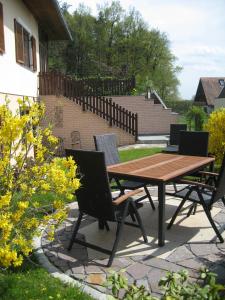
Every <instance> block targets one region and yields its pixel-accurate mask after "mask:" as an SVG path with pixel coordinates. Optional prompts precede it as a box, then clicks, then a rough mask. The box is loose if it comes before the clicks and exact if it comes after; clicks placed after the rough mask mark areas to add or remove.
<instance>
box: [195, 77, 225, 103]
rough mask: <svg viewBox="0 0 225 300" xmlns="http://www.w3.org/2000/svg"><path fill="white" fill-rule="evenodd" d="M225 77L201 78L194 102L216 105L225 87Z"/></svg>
mask: <svg viewBox="0 0 225 300" xmlns="http://www.w3.org/2000/svg"><path fill="white" fill-rule="evenodd" d="M223 82H225V77H201V78H200V80H199V84H198V88H197V92H196V95H195V99H194V101H196V102H205V103H206V104H207V105H214V104H215V99H216V98H218V96H219V95H220V93H221V91H222V89H223V88H224V85H222V83H223Z"/></svg>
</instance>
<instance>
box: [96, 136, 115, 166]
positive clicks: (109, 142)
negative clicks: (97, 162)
mask: <svg viewBox="0 0 225 300" xmlns="http://www.w3.org/2000/svg"><path fill="white" fill-rule="evenodd" d="M94 142H95V149H96V150H97V151H103V152H104V153H105V162H106V165H107V166H110V165H114V164H118V163H119V162H120V158H119V152H118V149H117V143H116V135H115V134H113V133H111V134H102V135H94Z"/></svg>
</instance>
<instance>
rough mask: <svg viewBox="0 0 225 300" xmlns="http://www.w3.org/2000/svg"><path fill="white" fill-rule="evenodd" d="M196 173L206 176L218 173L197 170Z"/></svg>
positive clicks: (217, 174)
mask: <svg viewBox="0 0 225 300" xmlns="http://www.w3.org/2000/svg"><path fill="white" fill-rule="evenodd" d="M198 173H199V174H202V175H206V176H215V177H216V176H219V173H214V172H207V171H199V172H198Z"/></svg>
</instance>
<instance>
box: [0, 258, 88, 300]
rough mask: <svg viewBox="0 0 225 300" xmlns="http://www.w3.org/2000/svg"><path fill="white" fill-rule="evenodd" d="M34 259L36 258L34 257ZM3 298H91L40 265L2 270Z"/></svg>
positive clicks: (26, 299) (15, 299)
mask: <svg viewBox="0 0 225 300" xmlns="http://www.w3.org/2000/svg"><path fill="white" fill-rule="evenodd" d="M33 259H34V258H33ZM0 299H1V300H28V299H29V300H50V299H52V300H53V299H54V300H57V299H59V300H60V299H62V300H78V299H79V300H91V299H92V298H91V297H90V296H88V295H87V294H84V293H83V292H82V291H81V290H80V289H79V288H77V287H72V286H69V285H66V284H63V283H62V282H61V281H60V280H59V279H56V278H53V277H52V276H51V275H50V274H49V273H48V272H47V271H45V270H44V269H43V268H42V267H40V266H38V265H34V264H33V263H31V262H28V261H26V262H25V263H24V264H23V266H22V267H20V268H17V269H13V270H6V271H1V272H0Z"/></svg>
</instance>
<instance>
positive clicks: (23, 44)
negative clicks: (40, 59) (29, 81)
mask: <svg viewBox="0 0 225 300" xmlns="http://www.w3.org/2000/svg"><path fill="white" fill-rule="evenodd" d="M14 26H15V45H16V61H17V62H18V63H19V64H21V65H23V66H26V67H27V68H29V69H31V70H33V71H36V70H37V60H36V40H35V38H34V37H33V36H31V35H30V33H29V32H28V31H27V30H26V29H25V28H24V27H23V26H22V25H21V24H20V23H18V22H17V21H16V19H15V20H14Z"/></svg>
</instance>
